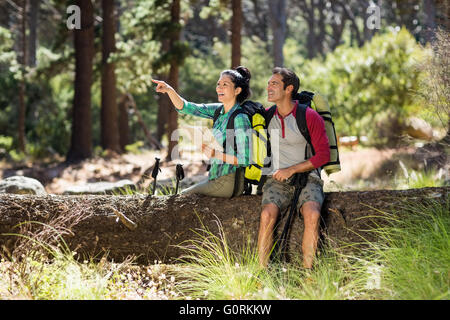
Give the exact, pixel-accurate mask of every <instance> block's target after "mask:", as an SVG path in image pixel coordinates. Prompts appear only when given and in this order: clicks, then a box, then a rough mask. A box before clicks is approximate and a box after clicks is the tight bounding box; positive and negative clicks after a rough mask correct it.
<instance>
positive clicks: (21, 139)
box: [17, 0, 27, 152]
mask: <svg viewBox="0 0 450 320" xmlns="http://www.w3.org/2000/svg"><path fill="white" fill-rule="evenodd" d="M20 35H21V42H22V47H21V53H20V64H21V70H22V75H21V79H20V83H19V118H18V126H17V129H18V133H17V134H18V148H19V150H20V151H22V152H25V144H26V142H25V139H26V138H25V137H26V133H25V118H26V102H25V95H26V84H25V72H26V65H27V0H22V7H21V21H20Z"/></svg>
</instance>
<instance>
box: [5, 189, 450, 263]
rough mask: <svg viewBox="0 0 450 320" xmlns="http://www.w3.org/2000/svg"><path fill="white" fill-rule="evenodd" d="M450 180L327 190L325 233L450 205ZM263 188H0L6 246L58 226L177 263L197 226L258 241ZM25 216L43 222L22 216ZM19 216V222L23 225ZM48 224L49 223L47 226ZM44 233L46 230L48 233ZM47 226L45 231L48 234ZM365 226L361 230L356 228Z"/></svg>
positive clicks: (297, 248) (82, 239) (88, 252)
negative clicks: (48, 191) (228, 191)
mask: <svg viewBox="0 0 450 320" xmlns="http://www.w3.org/2000/svg"><path fill="white" fill-rule="evenodd" d="M449 190H450V187H441V188H423V189H411V190H378V191H351V192H331V193H326V200H325V202H324V205H323V208H322V228H321V230H322V231H323V234H324V235H326V236H327V237H329V238H330V239H333V240H337V241H344V242H347V243H352V242H359V241H361V240H362V238H361V235H362V236H363V237H364V238H365V239H367V240H373V239H374V236H375V235H374V234H371V233H370V232H367V229H370V228H371V227H373V226H374V225H375V224H382V223H383V219H381V218H376V217H375V216H379V215H380V212H390V213H392V214H397V213H399V212H400V211H399V210H400V209H402V208H403V207H405V204H408V205H409V206H414V205H416V204H419V203H423V202H424V201H427V199H435V200H437V201H441V202H443V203H447V205H448V193H449ZM260 203H261V197H260V196H253V195H252V196H242V197H237V198H233V199H223V198H211V197H206V196H200V195H173V196H151V195H149V196H147V195H133V196H110V195H84V196H79V195H76V196H62V195H48V196H32V195H12V194H3V195H0V248H1V251H2V252H3V253H5V252H9V253H11V252H13V251H14V250H15V248H16V246H17V244H18V243H19V240H20V239H21V238H20V237H17V236H15V235H11V234H14V233H26V234H28V235H29V236H31V237H34V235H36V234H37V233H38V232H41V233H40V236H37V235H36V239H41V241H44V242H45V241H53V240H55V232H60V233H61V234H62V236H63V238H64V240H65V241H66V242H67V244H68V246H69V248H70V249H71V250H74V251H76V252H77V253H78V255H79V256H80V257H84V258H86V257H96V258H98V259H100V258H101V257H103V256H104V255H105V253H107V258H108V259H111V260H114V261H116V262H118V261H123V260H124V259H126V258H127V257H129V256H130V255H131V256H135V257H136V262H137V263H140V264H148V263H153V262H154V261H155V260H158V261H162V262H163V263H173V262H175V261H176V260H177V259H178V258H180V257H181V256H182V255H183V254H184V253H185V251H184V250H183V249H182V248H181V247H180V246H179V245H180V244H183V243H186V241H187V240H192V239H196V238H198V235H196V234H195V231H198V230H200V229H202V228H207V229H208V230H210V231H211V232H212V233H214V234H218V230H219V229H218V226H219V223H218V222H220V225H221V226H222V228H223V231H224V233H225V235H226V237H227V240H228V243H229V245H230V246H231V247H232V248H239V247H240V246H241V245H242V244H244V243H246V242H249V243H250V244H251V245H254V246H256V241H257V232H258V227H259V215H260V208H261V206H260ZM25 221H37V222H39V224H37V223H31V224H21V223H23V222H25ZM19 224H21V225H20V226H18V225H19ZM43 224H47V225H49V226H52V227H48V228H47V229H46V231H45V230H44V231H43V229H42V228H44V225H43ZM43 233H44V236H42V234H43ZM45 233H46V235H45ZM302 233H303V222H302V219H301V218H299V217H298V216H297V217H296V218H294V221H293V225H292V232H291V235H290V248H289V250H290V251H291V252H301V239H302ZM358 234H359V235H358Z"/></svg>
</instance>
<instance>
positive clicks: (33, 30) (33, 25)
mask: <svg viewBox="0 0 450 320" xmlns="http://www.w3.org/2000/svg"><path fill="white" fill-rule="evenodd" d="M40 2H41V1H40V0H33V1H31V2H30V35H29V38H28V43H29V49H28V65H29V66H30V67H36V48H37V28H38V15H39V6H40Z"/></svg>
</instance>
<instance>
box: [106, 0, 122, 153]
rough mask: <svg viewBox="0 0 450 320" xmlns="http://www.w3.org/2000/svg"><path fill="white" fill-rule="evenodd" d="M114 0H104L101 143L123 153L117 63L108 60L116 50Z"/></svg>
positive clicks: (109, 148)
mask: <svg viewBox="0 0 450 320" xmlns="http://www.w3.org/2000/svg"><path fill="white" fill-rule="evenodd" d="M114 8H115V7H114V1H111V0H102V10H103V34H102V106H101V143H102V147H103V149H105V150H106V149H108V150H111V151H113V152H116V153H121V148H120V138H119V128H118V124H119V122H118V121H119V118H118V113H119V112H118V107H117V101H116V75H115V64H114V63H112V62H111V61H108V59H109V58H110V55H111V54H113V53H114V52H115V51H116V41H115V39H114V36H115V33H116V19H115V12H114Z"/></svg>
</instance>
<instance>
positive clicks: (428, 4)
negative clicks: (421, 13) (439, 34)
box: [423, 0, 436, 42]
mask: <svg viewBox="0 0 450 320" xmlns="http://www.w3.org/2000/svg"><path fill="white" fill-rule="evenodd" d="M423 6H424V8H425V14H426V16H427V17H426V23H425V41H426V42H432V41H433V39H434V33H435V32H436V7H435V5H434V0H424V4H423Z"/></svg>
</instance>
